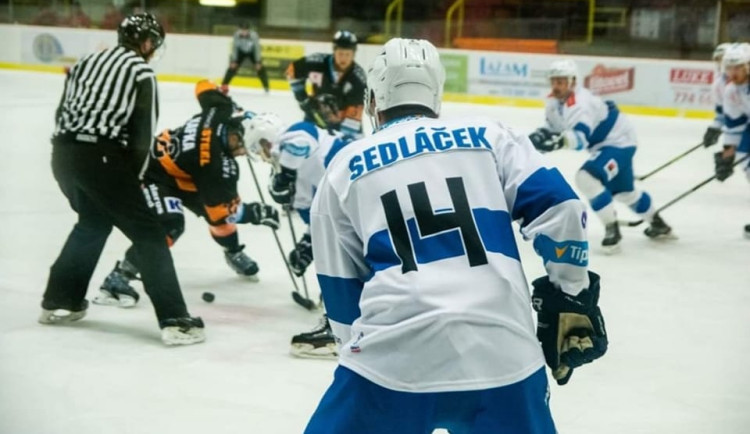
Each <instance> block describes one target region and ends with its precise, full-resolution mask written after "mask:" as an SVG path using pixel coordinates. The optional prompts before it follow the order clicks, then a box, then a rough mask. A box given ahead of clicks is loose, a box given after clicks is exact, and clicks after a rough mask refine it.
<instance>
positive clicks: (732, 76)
mask: <svg viewBox="0 0 750 434" xmlns="http://www.w3.org/2000/svg"><path fill="white" fill-rule="evenodd" d="M722 65H723V67H724V71H725V72H726V74H727V77H728V78H729V81H730V83H729V84H728V85H727V87H726V89H725V90H724V128H723V132H724V149H723V150H722V151H719V152H717V153H716V154H714V162H715V164H716V178H717V179H718V180H719V181H724V180H725V179H727V178H729V177H730V176H731V175H732V173H733V171H734V169H733V165H734V161H735V158H736V157H737V154H743V155H744V154H747V153H750V121H748V119H749V118H750V84H749V83H750V44H734V45H732V46H731V47H729V48H728V49H727V51H726V52H725V53H724V59H723V61H722ZM745 172H746V174H747V175H748V179H750V164H748V165H746V166H745ZM745 236H746V237H748V238H750V224H748V225H745Z"/></svg>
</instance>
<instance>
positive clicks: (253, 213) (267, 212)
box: [237, 202, 280, 230]
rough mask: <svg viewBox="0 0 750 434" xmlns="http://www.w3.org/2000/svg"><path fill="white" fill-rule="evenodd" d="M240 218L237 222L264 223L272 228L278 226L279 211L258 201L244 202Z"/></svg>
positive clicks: (274, 228)
mask: <svg viewBox="0 0 750 434" xmlns="http://www.w3.org/2000/svg"><path fill="white" fill-rule="evenodd" d="M242 220H243V221H238V222H237V223H250V224H254V225H264V226H268V227H269V228H271V229H273V230H276V229H278V228H279V227H280V224H279V211H278V210H277V209H276V208H274V207H272V206H271V205H264V204H262V203H260V202H252V203H246V204H245V212H244V215H243V219H242Z"/></svg>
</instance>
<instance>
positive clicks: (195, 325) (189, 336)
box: [159, 317, 206, 345]
mask: <svg viewBox="0 0 750 434" xmlns="http://www.w3.org/2000/svg"><path fill="white" fill-rule="evenodd" d="M159 327H161V340H162V342H164V343H165V344H166V345H190V344H197V343H200V342H203V341H205V340H206V334H205V333H204V332H203V327H204V325H203V320H202V319H200V317H184V318H169V319H165V320H162V321H159Z"/></svg>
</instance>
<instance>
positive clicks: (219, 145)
mask: <svg viewBox="0 0 750 434" xmlns="http://www.w3.org/2000/svg"><path fill="white" fill-rule="evenodd" d="M227 119H228V116H226V115H225V113H222V109H221V108H220V107H210V108H208V109H207V110H205V111H204V112H203V113H201V114H198V115H195V116H193V117H192V118H190V120H188V121H187V122H186V123H185V125H183V126H181V127H179V128H176V129H172V130H165V131H163V132H162V133H161V134H160V135H159V136H157V137H156V139H155V140H154V143H153V145H152V147H151V158H150V161H149V165H148V168H147V169H146V172H145V174H144V177H143V178H144V181H145V182H147V183H148V182H152V183H156V184H167V185H171V186H173V187H176V188H178V189H179V190H181V191H184V192H186V193H195V194H197V195H198V197H199V198H200V200H201V202H202V203H203V206H204V208H205V214H204V217H206V218H207V220H208V222H209V223H211V224H219V223H223V222H224V220H225V219H226V218H227V217H228V216H229V215H231V214H234V213H235V212H236V209H237V206H238V205H239V203H240V198H239V195H238V193H237V181H238V179H239V166H238V164H237V162H236V161H235V159H234V157H232V155H231V154H229V152H228V151H227V150H226V149H227V146H226V144H225V141H226V140H227V138H226V135H227V133H226V130H227V128H226V125H225V124H224V122H226V120H227Z"/></svg>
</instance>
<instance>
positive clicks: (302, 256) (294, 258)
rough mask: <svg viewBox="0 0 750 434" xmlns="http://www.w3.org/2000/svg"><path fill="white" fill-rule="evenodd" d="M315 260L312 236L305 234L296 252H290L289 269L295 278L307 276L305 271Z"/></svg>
mask: <svg viewBox="0 0 750 434" xmlns="http://www.w3.org/2000/svg"><path fill="white" fill-rule="evenodd" d="M312 260H313V251H312V240H311V239H310V234H305V235H303V236H302V238H301V239H300V240H299V242H298V243H297V245H296V246H294V250H292V251H291V252H289V268H291V269H292V272H293V273H294V274H295V276H297V277H300V276H302V275H303V274H305V270H307V267H308V266H309V265H310V263H311V262H312Z"/></svg>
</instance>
